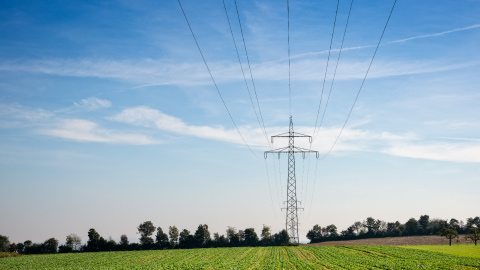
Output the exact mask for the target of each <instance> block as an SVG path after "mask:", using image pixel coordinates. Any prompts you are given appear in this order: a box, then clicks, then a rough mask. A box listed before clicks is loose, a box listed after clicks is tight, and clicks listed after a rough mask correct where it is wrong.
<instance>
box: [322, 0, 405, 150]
mask: <svg viewBox="0 0 480 270" xmlns="http://www.w3.org/2000/svg"><path fill="white" fill-rule="evenodd" d="M396 3H397V0H395V1H394V2H393V6H392V9H391V10H390V14H389V15H388V19H387V22H386V23H385V26H384V27H383V31H382V35H381V36H380V39H379V40H378V43H377V47H376V48H375V52H374V53H373V56H372V60H370V64H369V65H368V69H367V72H365V76H364V77H363V80H362V83H361V84H360V88H359V89H358V92H357V95H356V96H355V100H354V101H353V104H352V107H351V108H350V111H349V112H348V115H347V119H345V122H344V123H343V126H342V129H341V130H340V132H339V133H338V136H337V138H336V139H335V142H334V143H333V145H332V147H330V149H329V150H328V152H327V153H326V154H325V155H324V156H323V157H321V158H320V159H324V158H326V157H327V156H328V154H330V152H331V151H332V149H333V148H334V147H335V145H336V144H337V141H338V139H339V138H340V136H341V135H342V132H343V130H344V129H345V126H346V125H347V122H348V119H349V118H350V115H351V114H352V111H353V108H354V107H355V104H356V103H357V100H358V97H359V96H360V92H361V91H362V88H363V85H364V84H365V80H366V79H367V76H368V73H369V72H370V68H371V67H372V63H373V60H374V59H375V55H377V51H378V47H380V43H381V42H382V38H383V35H384V34H385V30H386V29H387V25H388V22H389V21H390V18H391V17H392V13H393V9H394V8H395V4H396Z"/></svg>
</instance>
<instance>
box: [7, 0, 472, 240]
mask: <svg viewBox="0 0 480 270" xmlns="http://www.w3.org/2000/svg"><path fill="white" fill-rule="evenodd" d="M350 3H351V2H350V1H340V4H339V11H338V17H337V22H336V28H335V35H334V39H333V43H332V51H331V56H330V62H329V68H328V70H327V76H326V80H325V87H324V93H323V99H322V100H323V101H322V103H321V106H320V109H321V110H320V118H321V116H322V114H323V111H324V110H325V103H326V102H325V101H326V99H327V97H328V92H329V89H330V87H331V84H332V77H333V74H334V70H335V69H334V67H335V66H336V60H337V57H338V53H339V49H340V47H341V41H342V35H343V32H344V29H345V24H346V20H347V15H348V9H349V6H350ZM225 4H226V8H227V11H228V14H229V17H230V20H231V25H232V30H233V34H234V37H235V41H236V42H237V46H238V48H239V49H240V50H239V53H240V57H241V61H242V63H243V65H244V66H243V68H244V70H245V72H247V73H246V74H247V84H248V85H249V89H250V91H252V90H253V86H252V84H251V81H250V78H249V77H248V75H249V71H248V66H247V62H246V57H245V53H244V51H243V50H242V49H243V44H242V43H241V42H242V41H241V40H242V37H241V34H240V28H239V24H238V21H237V17H236V11H235V4H234V2H233V1H230V0H226V1H225ZM336 4H337V2H336V1H290V50H291V108H292V109H291V114H292V117H293V121H294V126H295V129H296V131H298V132H302V133H307V134H312V133H313V130H314V126H315V121H316V116H317V110H318V107H319V102H320V99H321V96H322V85H323V81H324V74H325V69H326V64H327V57H328V50H329V46H330V37H331V34H332V26H333V21H334V16H335V10H336ZM392 4H393V1H375V2H372V1H364V0H357V1H354V3H353V7H352V12H351V16H350V20H349V24H348V28H347V32H346V36H345V41H344V44H343V50H342V54H341V58H340V61H339V62H338V70H337V73H336V76H335V81H334V84H333V86H332V87H331V89H332V91H331V95H330V98H329V103H328V107H326V111H325V117H324V120H323V123H322V126H321V127H320V129H319V133H318V137H317V139H316V140H315V142H314V143H313V145H312V147H313V149H316V150H318V151H319V152H320V154H321V155H324V154H325V153H327V152H328V150H329V149H330V148H331V146H332V144H333V142H334V141H335V138H336V137H337V136H338V134H339V132H340V130H341V128H342V126H343V123H344V122H345V119H346V117H347V115H348V113H349V110H350V108H351V106H352V104H353V102H354V99H355V96H356V94H357V91H358V90H359V88H360V85H361V82H362V79H363V77H364V76H365V73H366V71H367V68H368V64H369V62H370V60H371V58H372V55H373V53H374V51H375V47H376V44H377V42H378V40H379V38H380V35H381V33H382V30H383V27H384V25H385V22H386V20H387V17H388V14H389V12H390V9H391V7H392ZM182 5H183V7H184V9H185V12H186V15H187V16H188V19H189V21H190V24H191V26H192V29H193V31H194V33H195V35H196V38H197V40H198V43H199V45H200V47H201V49H202V52H203V54H204V56H205V59H206V61H207V63H208V65H209V68H210V70H211V71H212V75H213V77H214V79H215V81H216V83H217V85H218V88H219V91H220V92H221V94H222V96H223V98H224V100H225V103H226V104H227V106H228V109H229V111H230V112H231V115H232V117H233V119H234V120H235V122H236V124H237V126H238V128H239V130H240V132H241V133H242V135H243V137H244V139H245V141H246V142H247V143H248V144H249V145H250V147H251V149H252V151H253V153H254V154H252V153H251V152H250V151H249V150H248V148H247V147H246V146H245V144H244V143H243V141H242V139H241V137H240V136H239V135H238V132H237V131H236V130H235V126H234V125H233V123H232V121H231V120H230V118H229V116H228V114H227V112H226V110H225V107H224V106H223V104H222V102H221V100H220V98H219V96H218V94H217V91H216V89H215V87H214V85H213V83H212V81H211V79H210V77H209V74H208V71H207V69H206V67H205V65H204V63H203V60H202V58H201V56H200V54H199V52H198V50H197V48H196V45H195V42H194V40H193V38H192V36H191V33H190V30H189V28H188V26H187V24H186V22H185V19H184V17H183V14H182V12H181V9H180V7H179V5H178V2H177V1H142V2H141V3H140V2H133V1H82V2H76V3H70V2H64V1H2V2H1V3H0V25H1V27H0V41H1V42H0V137H1V140H0V184H1V187H2V189H1V194H2V196H0V204H1V205H2V206H3V207H2V210H1V216H2V218H1V219H0V234H3V235H8V236H9V237H10V240H11V241H17V242H18V241H25V240H27V239H31V240H33V241H37V242H39V241H43V240H45V239H47V238H49V237H52V236H53V237H56V238H57V239H60V240H61V241H64V238H65V236H66V235H68V234H70V233H76V234H78V235H80V236H81V237H82V238H83V240H84V242H85V241H86V240H87V231H88V229H90V228H92V227H93V228H95V229H97V231H98V232H99V233H100V234H101V235H102V236H105V237H109V236H111V237H112V238H113V239H117V240H118V239H119V237H120V235H121V234H127V236H128V237H129V238H130V240H131V241H136V240H137V239H138V235H136V227H137V226H138V225H139V224H140V223H141V222H143V221H147V220H151V221H152V222H153V223H154V225H157V226H161V227H162V228H163V229H164V230H165V229H167V228H168V226H171V225H176V226H177V227H178V228H180V229H183V228H186V229H189V230H190V231H194V230H195V229H196V227H197V226H198V224H200V223H202V224H203V223H206V224H208V225H209V228H210V231H211V232H212V233H213V232H220V233H224V232H225V230H226V229H227V226H234V227H237V228H238V229H245V228H247V227H254V228H255V229H256V230H257V231H260V229H261V227H262V225H263V224H266V225H269V226H271V227H272V229H273V231H275V232H276V231H279V230H281V229H282V228H283V227H284V216H283V215H284V212H281V211H280V208H281V207H282V203H281V202H282V201H283V200H285V194H286V191H285V185H286V174H287V170H286V164H285V162H286V157H282V159H280V161H278V160H274V159H272V157H269V158H268V159H267V160H266V161H267V162H266V163H265V161H264V160H263V151H265V150H268V149H269V146H268V144H267V140H266V138H265V136H264V135H263V133H262V130H261V128H260V126H259V124H258V121H257V118H256V116H255V111H254V109H253V107H252V104H251V100H250V98H249V95H248V92H247V88H246V86H245V81H244V79H243V76H242V72H241V68H240V65H239V63H238V59H237V55H236V52H235V47H234V44H233V42H232V37H231V33H230V29H229V26H228V22H227V19H226V16H225V10H224V6H223V3H222V1H218V0H216V1H210V0H207V1H200V2H199V1H187V0H184V1H182ZM238 9H239V15H240V19H241V22H242V26H243V32H244V37H245V42H246V47H247V49H248V54H249V59H250V64H251V68H252V74H253V78H254V82H255V89H256V91H257V95H258V100H259V104H260V108H261V113H262V116H263V120H264V122H265V127H266V131H267V134H268V136H271V135H275V134H277V133H282V132H285V131H287V128H288V119H289V115H290V113H289V99H290V98H289V88H288V54H287V52H288V47H287V9H286V3H284V2H278V1H238ZM479 12H480V2H479V1H473V0H472V1H457V2H451V1H436V2H435V4H434V5H433V4H432V3H430V2H421V1H420V2H419V1H408V0H404V1H398V2H397V4H396V6H395V9H394V11H393V14H392V17H391V19H390V22H389V24H388V27H387V30H386V32H385V35H384V37H383V40H382V43H381V46H380V47H379V49H378V52H377V54H376V57H375V60H374V62H373V65H372V67H371V70H370V71H369V73H368V76H367V80H366V81H365V84H364V86H363V88H362V91H361V94H360V96H359V98H358V101H357V103H356V105H355V107H354V110H353V111H352V114H351V117H350V118H349V121H348V122H347V125H346V127H345V129H344V130H343V132H342V134H341V136H340V139H339V140H338V142H337V144H336V145H335V147H334V148H333V150H332V151H331V152H330V154H329V155H328V156H327V157H326V158H324V159H322V160H319V161H318V162H317V161H316V160H315V159H313V158H312V159H308V158H307V159H305V160H302V159H301V157H300V156H298V157H297V163H296V164H297V186H298V191H297V192H298V197H299V199H300V200H301V201H302V205H303V207H304V208H305V210H304V211H303V212H302V213H301V215H300V223H301V228H300V229H301V230H300V236H301V239H302V240H305V239H306V238H305V235H306V233H307V231H308V230H309V229H310V228H311V227H312V226H313V225H315V224H320V225H322V226H326V225H329V224H332V223H333V224H336V225H337V227H339V229H340V230H343V229H346V228H347V227H348V226H349V225H351V224H352V223H353V222H354V221H357V220H359V221H362V220H364V219H366V218H367V217H369V216H372V217H374V218H379V219H382V220H385V221H396V220H399V221H400V222H405V221H407V220H408V219H409V218H410V217H415V218H418V217H419V216H420V215H422V214H429V215H430V217H431V218H443V219H447V218H448V219H449V218H452V217H455V218H457V219H461V220H465V219H466V218H468V217H471V216H476V215H479V212H478V207H477V206H476V204H478V190H479V188H480V176H479V175H480V166H479V163H480V137H479V134H480V122H479V121H478V115H479V113H480V93H479V85H480V76H478V74H480V55H479V53H478V43H479V40H480V20H479V19H478V14H479ZM252 95H253V92H252ZM255 103H256V101H255ZM257 113H258V112H257ZM284 144H286V142H282V141H280V140H277V141H275V144H274V147H281V146H282V145H284ZM298 145H300V146H304V147H308V145H307V144H305V143H301V142H298Z"/></svg>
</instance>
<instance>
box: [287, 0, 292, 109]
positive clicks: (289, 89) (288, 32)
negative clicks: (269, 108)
mask: <svg viewBox="0 0 480 270" xmlns="http://www.w3.org/2000/svg"><path fill="white" fill-rule="evenodd" d="M287 25H288V26H287V43H288V111H289V113H290V116H292V87H291V83H290V2H289V1H288V0H287Z"/></svg>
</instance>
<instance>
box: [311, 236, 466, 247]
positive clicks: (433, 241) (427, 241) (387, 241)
mask: <svg viewBox="0 0 480 270" xmlns="http://www.w3.org/2000/svg"><path fill="white" fill-rule="evenodd" d="M458 240H459V241H460V242H457V239H452V245H454V244H471V243H473V242H472V241H469V240H466V239H465V236H464V235H460V237H459V238H458ZM448 242H449V240H448V239H447V238H445V237H440V236H438V235H425V236H405V237H386V238H369V239H358V240H349V241H329V242H322V243H315V244H307V246H340V245H342V246H343V245H346V246H348V245H385V246H402V245H448Z"/></svg>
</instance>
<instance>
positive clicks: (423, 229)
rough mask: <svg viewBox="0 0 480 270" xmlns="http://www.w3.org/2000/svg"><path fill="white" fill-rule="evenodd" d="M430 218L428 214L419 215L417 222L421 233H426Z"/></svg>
mask: <svg viewBox="0 0 480 270" xmlns="http://www.w3.org/2000/svg"><path fill="white" fill-rule="evenodd" d="M429 220H430V217H429V216H428V215H423V216H420V219H419V220H418V224H419V225H420V230H421V232H422V234H428V229H427V228H428V222H429Z"/></svg>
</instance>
